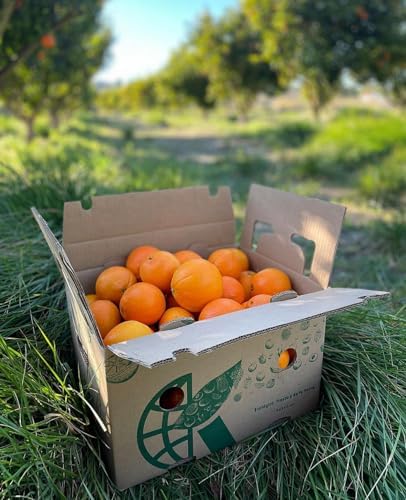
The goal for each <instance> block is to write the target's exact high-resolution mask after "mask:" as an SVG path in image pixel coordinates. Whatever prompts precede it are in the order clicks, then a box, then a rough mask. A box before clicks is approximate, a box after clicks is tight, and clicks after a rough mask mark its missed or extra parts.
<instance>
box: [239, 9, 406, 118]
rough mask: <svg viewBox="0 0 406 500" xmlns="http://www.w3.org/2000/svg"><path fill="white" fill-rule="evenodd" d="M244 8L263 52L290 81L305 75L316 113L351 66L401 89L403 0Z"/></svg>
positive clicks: (405, 46)
mask: <svg viewBox="0 0 406 500" xmlns="http://www.w3.org/2000/svg"><path fill="white" fill-rule="evenodd" d="M243 10H244V12H245V13H246V15H247V16H248V18H249V19H250V21H251V23H252V24H253V26H255V28H257V29H258V30H259V32H260V33H261V37H262V42H263V44H262V53H263V57H264V58H265V60H267V61H272V64H273V65H274V66H275V67H276V68H277V70H278V72H279V73H280V75H281V78H282V79H283V80H284V81H285V80H286V81H290V80H291V79H293V78H295V77H297V76H302V77H303V79H304V92H305V95H306V98H307V99H308V101H309V103H310V105H311V107H312V109H313V111H314V113H315V114H316V115H317V114H318V113H319V111H320V109H321V108H322V107H323V106H324V105H325V104H326V103H327V102H328V101H329V99H330V98H331V97H332V95H333V94H334V92H335V91H336V90H337V88H338V85H339V83H340V76H341V72H342V70H343V69H344V68H348V69H350V70H352V71H353V72H354V74H355V75H356V76H358V77H361V78H364V79H368V78H371V77H373V78H377V79H378V80H379V81H382V82H384V81H388V83H392V85H393V86H394V87H396V88H397V89H399V88H400V85H399V84H396V85H395V81H396V82H397V80H398V79H399V76H398V77H396V78H395V77H394V75H395V74H398V75H400V73H402V74H403V81H404V67H403V69H402V64H403V63H402V61H404V59H405V54H406V40H405V30H404V26H403V25H404V22H405V15H406V14H405V9H404V2H403V0H391V1H389V2H382V1H381V0H373V1H369V2H367V5H365V6H364V5H362V4H360V2H359V1H358V0H350V1H346V2H333V1H320V2H316V3H315V2H313V1H312V0H284V1H280V0H244V2H243Z"/></svg>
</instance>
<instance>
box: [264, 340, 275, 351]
mask: <svg viewBox="0 0 406 500" xmlns="http://www.w3.org/2000/svg"><path fill="white" fill-rule="evenodd" d="M272 347H273V342H272V340H267V341H266V342H265V348H266V349H272Z"/></svg>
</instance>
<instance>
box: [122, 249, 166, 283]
mask: <svg viewBox="0 0 406 500" xmlns="http://www.w3.org/2000/svg"><path fill="white" fill-rule="evenodd" d="M158 250H159V249H158V248H156V247H153V246H151V245H144V246H142V247H136V248H134V249H133V250H131V252H130V253H129V255H128V257H127V261H126V263H125V265H126V267H128V269H130V271H132V272H133V273H134V274H135V276H136V278H137V279H139V278H140V265H141V264H142V263H143V262H144V260H145V259H147V258H148V257H149V256H150V255H152V254H153V253H155V252H158Z"/></svg>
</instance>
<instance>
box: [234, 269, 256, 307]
mask: <svg viewBox="0 0 406 500" xmlns="http://www.w3.org/2000/svg"><path fill="white" fill-rule="evenodd" d="M255 274H256V273H255V272H254V271H243V272H242V273H241V274H240V277H239V278H238V281H239V282H240V283H241V285H242V286H243V288H244V299H245V300H248V299H249V298H250V297H251V285H252V278H253V277H254V276H255Z"/></svg>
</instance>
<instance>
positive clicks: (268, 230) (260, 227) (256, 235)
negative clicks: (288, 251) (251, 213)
mask: <svg viewBox="0 0 406 500" xmlns="http://www.w3.org/2000/svg"><path fill="white" fill-rule="evenodd" d="M273 233H274V230H273V228H272V225H271V224H268V223H267V222H262V221H259V220H257V221H255V223H254V230H253V232H252V239H251V249H252V250H254V251H255V250H256V249H257V247H258V242H259V239H260V238H261V236H262V235H263V234H273Z"/></svg>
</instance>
